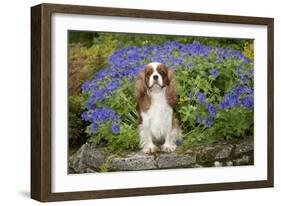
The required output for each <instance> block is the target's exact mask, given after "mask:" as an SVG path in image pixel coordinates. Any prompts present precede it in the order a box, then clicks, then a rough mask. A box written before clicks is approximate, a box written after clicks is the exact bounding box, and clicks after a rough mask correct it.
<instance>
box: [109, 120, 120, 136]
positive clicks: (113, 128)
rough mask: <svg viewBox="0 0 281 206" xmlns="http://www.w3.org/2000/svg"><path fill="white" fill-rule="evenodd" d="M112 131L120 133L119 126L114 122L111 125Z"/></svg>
mask: <svg viewBox="0 0 281 206" xmlns="http://www.w3.org/2000/svg"><path fill="white" fill-rule="evenodd" d="M111 130H112V133H113V134H119V133H120V126H119V125H118V124H117V123H116V122H114V123H113V125H112V127H111Z"/></svg>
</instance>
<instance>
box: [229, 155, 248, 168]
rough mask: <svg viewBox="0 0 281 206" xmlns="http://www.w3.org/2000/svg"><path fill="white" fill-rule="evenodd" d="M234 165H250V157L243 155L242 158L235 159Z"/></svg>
mask: <svg viewBox="0 0 281 206" xmlns="http://www.w3.org/2000/svg"><path fill="white" fill-rule="evenodd" d="M233 163H234V165H236V166H240V165H249V163H250V157H249V156H248V155H243V156H242V157H241V158H238V159H234V160H233Z"/></svg>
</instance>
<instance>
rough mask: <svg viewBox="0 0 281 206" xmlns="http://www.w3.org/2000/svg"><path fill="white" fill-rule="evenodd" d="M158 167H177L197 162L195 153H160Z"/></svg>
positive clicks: (157, 160)
mask: <svg viewBox="0 0 281 206" xmlns="http://www.w3.org/2000/svg"><path fill="white" fill-rule="evenodd" d="M156 162H157V167H158V168H161V169H162V168H177V167H189V166H190V165H191V164H194V163H196V155H195V154H184V155H179V154H176V153H167V154H160V155H159V156H158V157H157V159H156Z"/></svg>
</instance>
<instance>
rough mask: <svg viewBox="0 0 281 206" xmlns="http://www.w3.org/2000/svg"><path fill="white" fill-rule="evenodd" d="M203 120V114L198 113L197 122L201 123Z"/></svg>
mask: <svg viewBox="0 0 281 206" xmlns="http://www.w3.org/2000/svg"><path fill="white" fill-rule="evenodd" d="M202 121H203V119H202V116H201V115H198V116H197V122H198V123H200V124H201V123H202Z"/></svg>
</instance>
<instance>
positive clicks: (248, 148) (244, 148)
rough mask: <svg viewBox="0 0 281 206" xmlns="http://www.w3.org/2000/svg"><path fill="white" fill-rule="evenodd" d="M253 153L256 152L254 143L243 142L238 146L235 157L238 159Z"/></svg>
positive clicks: (234, 153)
mask: <svg viewBox="0 0 281 206" xmlns="http://www.w3.org/2000/svg"><path fill="white" fill-rule="evenodd" d="M252 151H254V144H253V142H242V143H240V144H237V145H236V147H235V149H234V152H233V155H234V156H235V157H237V156H241V155H243V154H245V153H248V152H252Z"/></svg>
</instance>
